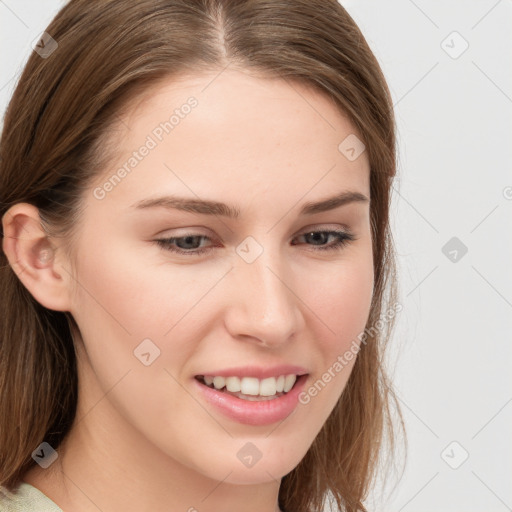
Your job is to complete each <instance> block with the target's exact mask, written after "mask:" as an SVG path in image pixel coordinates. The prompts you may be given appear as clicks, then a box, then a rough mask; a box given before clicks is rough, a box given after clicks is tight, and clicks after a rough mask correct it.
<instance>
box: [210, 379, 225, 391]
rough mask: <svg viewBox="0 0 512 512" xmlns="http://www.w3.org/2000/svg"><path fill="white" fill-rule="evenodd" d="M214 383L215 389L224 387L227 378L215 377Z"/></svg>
mask: <svg viewBox="0 0 512 512" xmlns="http://www.w3.org/2000/svg"><path fill="white" fill-rule="evenodd" d="M213 385H214V386H215V389H222V388H223V387H224V386H225V385H226V379H225V378H224V377H213Z"/></svg>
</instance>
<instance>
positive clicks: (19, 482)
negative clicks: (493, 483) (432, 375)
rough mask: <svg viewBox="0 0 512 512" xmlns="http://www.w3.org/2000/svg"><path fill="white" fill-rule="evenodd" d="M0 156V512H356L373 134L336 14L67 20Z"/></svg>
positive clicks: (81, 11)
mask: <svg viewBox="0 0 512 512" xmlns="http://www.w3.org/2000/svg"><path fill="white" fill-rule="evenodd" d="M1 157H2V161H1V171H0V184H1V187H0V190H1V197H0V204H1V208H2V210H1V211H0V214H1V216H2V234H3V245H2V252H1V258H2V259H1V261H0V265H1V267H2V273H1V275H0V287H1V288H0V290H1V292H0V293H1V297H2V302H1V308H2V310H1V312H0V318H1V322H2V325H1V334H0V336H1V337H0V343H1V347H2V350H1V359H0V368H1V372H0V383H1V384H0V400H1V402H0V418H1V419H0V432H1V434H0V435H1V438H0V446H1V448H0V450H1V458H0V460H1V466H0V475H1V479H0V485H2V487H3V490H4V494H5V497H4V498H3V500H1V501H0V504H1V505H0V509H2V507H3V509H2V510H54V511H55V510H73V511H86V510H98V509H99V510H105V511H106V510H123V511H129V510H137V511H139V510H152V511H160V510H161V511H164V510H166V511H167V510H188V511H195V510H197V511H201V512H203V511H218V510H223V511H231V510H232V511H235V510H236V511H238V512H240V511H246V512H249V511H259V512H271V511H272V512H274V511H282V512H297V511H304V512H306V511H321V510H322V509H323V507H324V505H325V504H326V503H328V502H329V501H331V502H332V503H334V504H335V506H336V507H337V509H338V510H346V511H364V510H366V509H365V507H364V505H363V500H364V499H365V497H366V496H367V495H368V492H369V491H370V489H371V485H372V482H373V480H374V477H375V475H376V469H377V464H378V462H379V460H380V456H381V455H382V454H383V450H382V447H383V441H384V440H385V439H386V438H387V439H388V440H389V441H390V442H391V447H390V450H391V452H392V450H393V440H394V430H393V425H392V423H391V415H390V406H391V405H392V404H394V405H395V406H396V407H397V410H398V411H399V409H398V404H397V403H396V400H395V397H394V395H393V391H392V388H391V385H390V383H389V381H388V379H387V377H386V373H385V369H384V367H383V363H382V361H383V345H384V344H385V343H386V341H387V340H388V339H389V337H390V335H391V328H392V325H393V316H394V314H395V313H396V311H399V310H400V304H398V303H396V302H395V303H394V304H392V301H393V300H394V299H395V295H396V290H395V285H396V283H395V274H394V268H395V267H394V250H393V243H392V238H391V233H390V230H389V219H388V215H389V204H390V192H391V185H392V181H393V178H394V175H395V172H396V164H395V125H394V118H393V112H392V102H391V99H390V95H389V91H388V88H387V86H386V83H385V79H384V77H383V74H382V72H381V69H380V67H379V65H378V63H377V61H376V59H375V57H374V56H373V54H372V52H371V51H370V49H369V47H368V45H367V43H366V41H365V39H364V37H363V36H362V34H361V32H360V31H359V29H358V28H357V26H356V25H355V23H354V21H353V20H352V19H351V18H350V16H349V15H348V14H347V12H346V11H345V10H344V9H343V8H342V7H341V6H340V5H339V4H338V3H337V2H336V1H335V0H322V1H319V0H318V1H313V2H312V1H311V0H300V1H297V0H281V1H271V0H252V1H237V2H233V1H228V0H151V1H150V0H142V1H139V2H130V1H128V0H102V1H98V2H89V1H86V0H71V1H70V2H69V3H68V4H67V5H66V6H65V7H63V8H62V10H61V11H60V12H59V13H58V14H57V16H56V17H55V19H54V20H53V21H52V22H51V24H50V25H49V27H48V28H47V30H46V33H45V34H44V35H43V37H42V39H41V41H40V43H39V44H38V45H36V46H35V48H34V53H33V54H32V55H31V57H30V59H29V61H28V63H27V65H26V67H25V70H24V72H23V74H22V76H21V79H20V81H19V84H18V85H17V88H16V90H15V92H14V95H13V97H12V100H11V102H10V104H9V106H8V110H7V113H6V117H5V123H4V129H3V134H2V140H1ZM188 244H192V245H191V246H190V245H188ZM399 418H400V420H401V417H399ZM400 425H401V426H403V425H402V424H401V423H400Z"/></svg>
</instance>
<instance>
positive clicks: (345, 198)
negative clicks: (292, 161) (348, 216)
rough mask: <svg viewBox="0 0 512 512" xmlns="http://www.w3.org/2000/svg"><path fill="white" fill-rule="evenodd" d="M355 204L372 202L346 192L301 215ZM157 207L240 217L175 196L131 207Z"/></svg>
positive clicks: (217, 205) (229, 209)
mask: <svg viewBox="0 0 512 512" xmlns="http://www.w3.org/2000/svg"><path fill="white" fill-rule="evenodd" d="M354 202H360V203H369V202H370V200H369V199H368V198H367V197H366V196H365V195H364V194H361V193H360V192H355V191H351V190H346V191H343V192H341V193H340V194H337V195H335V196H332V197H327V198H325V199H321V200H320V201H315V202H309V203H305V204H304V205H303V206H302V208H301V210H300V212H299V215H313V214H315V213H321V212H326V211H329V210H334V209H335V208H339V207H341V206H345V205H346V204H350V203H354ZM156 207H163V208H168V209H175V210H181V211H186V212H192V213H199V214H202V215H220V216H222V217H227V218H230V219H238V218H239V217H240V209H239V208H238V207H237V206H230V205H227V204H225V203H221V202H218V201H211V200H206V199H193V198H188V197H179V196H175V195H167V196H162V197H155V198H148V199H142V200H141V201H138V202H136V203H134V204H132V205H131V208H135V209H146V208H156Z"/></svg>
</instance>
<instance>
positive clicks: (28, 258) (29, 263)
mask: <svg viewBox="0 0 512 512" xmlns="http://www.w3.org/2000/svg"><path fill="white" fill-rule="evenodd" d="M2 226H3V233H4V239H3V241H2V243H3V245H2V247H3V251H4V253H5V255H6V257H7V259H8V260H9V264H10V266H11V268H12V269H13V271H14V272H15V273H16V275H17V276H18V278H19V279H20V281H21V282H22V283H23V285H24V286H25V288H27V290H28V291H29V292H30V293H31V295H32V296H33V297H34V298H35V299H36V300H37V301H38V302H39V303H40V304H41V305H43V306H44V307H46V308H48V309H52V310H55V311H69V308H70V301H69V297H70V293H69V292H70V286H69V273H67V272H61V271H59V268H58V266H59V263H58V262H57V259H58V258H57V257H56V255H57V248H56V247H54V246H53V244H52V243H51V241H50V240H49V238H48V236H47V234H46V232H45V230H44V229H43V226H42V224H41V219H40V216H39V210H38V209H37V208H36V207H35V206H34V205H32V204H29V203H18V204H16V205H14V206H12V207H11V208H9V210H7V212H6V213H5V214H4V216H3V217H2ZM59 256H60V255H59ZM62 263H64V265H65V262H60V265H61V266H62ZM63 268H64V267H63ZM64 270H65V269H64Z"/></svg>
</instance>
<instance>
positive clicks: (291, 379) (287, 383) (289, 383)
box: [283, 375, 297, 393]
mask: <svg viewBox="0 0 512 512" xmlns="http://www.w3.org/2000/svg"><path fill="white" fill-rule="evenodd" d="M296 380H297V377H295V375H287V376H286V379H285V380H284V389H283V391H284V392H285V393H288V391H290V389H292V387H293V385H294V384H295V381H296Z"/></svg>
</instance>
